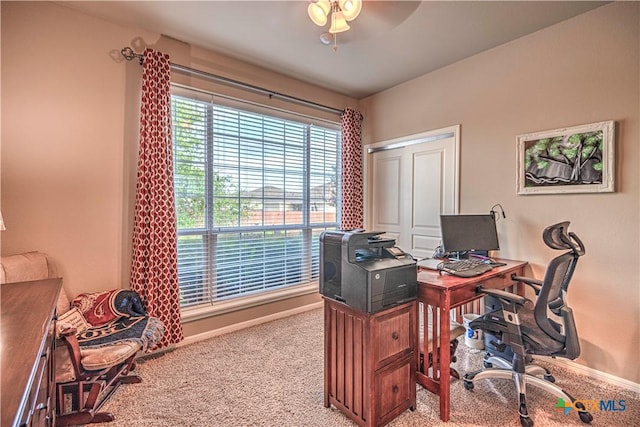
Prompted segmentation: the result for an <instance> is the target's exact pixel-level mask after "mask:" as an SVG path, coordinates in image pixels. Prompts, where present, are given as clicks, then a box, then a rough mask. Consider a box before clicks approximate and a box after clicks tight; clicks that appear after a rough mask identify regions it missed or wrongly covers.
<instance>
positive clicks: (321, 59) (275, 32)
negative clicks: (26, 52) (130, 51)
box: [58, 0, 607, 98]
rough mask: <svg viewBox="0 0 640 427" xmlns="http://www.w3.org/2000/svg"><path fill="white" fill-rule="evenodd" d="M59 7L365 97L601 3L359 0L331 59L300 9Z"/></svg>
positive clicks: (230, 4) (299, 3)
mask: <svg viewBox="0 0 640 427" xmlns="http://www.w3.org/2000/svg"><path fill="white" fill-rule="evenodd" d="M58 3H62V4H64V5H65V6H68V7H70V8H73V9H76V10H80V11H83V12H85V13H88V14H92V15H96V16H98V17H102V18H105V19H108V20H110V21H113V22H116V23H119V24H123V25H126V26H131V27H135V28H141V29H144V30H148V31H152V32H156V33H160V34H165V35H167V36H170V37H173V38H175V39H178V40H181V41H184V42H187V43H190V44H193V45H198V46H201V47H204V48H207V49H210V50H213V51H217V52H220V53H224V54H227V55H229V56H232V57H235V58H239V59H242V60H244V61H246V62H249V63H252V64H256V65H260V66H262V67H265V68H268V69H271V70H276V71H278V72H280V73H282V74H285V75H288V76H291V77H295V78H297V79H300V80H303V81H307V82H311V83H314V84H317V85H319V86H322V87H326V88H328V89H331V90H334V91H337V92H340V93H343V94H345V95H349V96H352V97H355V98H363V97H365V96H368V95H371V94H373V93H376V92H379V91H381V90H384V89H387V88H389V87H392V86H395V85H397V84H399V83H402V82H404V81H407V80H410V79H412V78H414V77H417V76H420V75H422V74H425V73H428V72H430V71H433V70H436V69H438V68H441V67H444V66H446V65H448V64H451V63H454V62H456V61H459V60H461V59H464V58H466V57H469V56H471V55H474V54H477V53H479V52H482V51H485V50H487V49H491V48H493V47H495V46H499V45H501V44H504V43H507V42H509V41H511V40H514V39H517V38H519V37H522V36H524V35H527V34H529V33H532V32H534V31H537V30H540V29H542V28H544V27H547V26H550V25H553V24H556V23H558V22H560V21H563V20H565V19H568V18H571V17H573V16H575V15H578V14H580V13H583V12H586V11H588V10H590V9H593V8H595V7H598V6H601V5H602V4H605V3H607V2H588V1H537V2H536V1H422V2H420V1H373V0H369V1H367V0H365V1H364V5H363V8H362V12H361V14H360V16H359V17H358V18H357V19H356V20H354V21H352V22H351V23H350V25H351V29H350V30H349V31H347V32H346V33H340V34H339V35H338V39H337V42H338V49H337V51H334V50H333V49H332V47H331V46H326V45H323V44H321V43H320V34H322V33H323V32H325V31H327V30H328V26H327V27H325V28H320V27H318V26H316V25H315V24H313V23H312V22H311V20H310V19H309V17H308V16H307V5H308V1H307V0H296V1H116V2H113V1H71V2H67V1H64V2H58ZM123 47H124V46H123ZM185 65H188V64H185Z"/></svg>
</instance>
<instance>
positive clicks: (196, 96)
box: [171, 83, 342, 321]
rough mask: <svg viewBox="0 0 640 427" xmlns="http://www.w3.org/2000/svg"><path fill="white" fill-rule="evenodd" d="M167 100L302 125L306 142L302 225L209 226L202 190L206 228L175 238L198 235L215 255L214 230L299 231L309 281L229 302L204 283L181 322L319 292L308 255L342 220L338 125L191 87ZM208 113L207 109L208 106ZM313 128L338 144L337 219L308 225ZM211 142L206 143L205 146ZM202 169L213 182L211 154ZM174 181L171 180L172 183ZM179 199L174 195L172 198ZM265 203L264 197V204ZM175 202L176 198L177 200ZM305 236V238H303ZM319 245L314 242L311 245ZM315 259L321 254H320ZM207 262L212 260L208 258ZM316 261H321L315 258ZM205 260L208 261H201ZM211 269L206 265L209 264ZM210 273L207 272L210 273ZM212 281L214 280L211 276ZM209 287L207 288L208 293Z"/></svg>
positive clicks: (180, 87) (174, 87)
mask: <svg viewBox="0 0 640 427" xmlns="http://www.w3.org/2000/svg"><path fill="white" fill-rule="evenodd" d="M171 95H172V104H173V96H174V95H176V96H180V97H185V98H189V99H193V100H195V101H198V102H205V103H208V104H215V105H219V106H223V107H229V108H233V109H237V110H241V111H246V112H249V113H254V114H260V115H264V116H269V117H273V118H276V119H282V120H286V121H294V122H297V123H300V124H304V126H305V129H306V131H305V137H304V138H305V139H304V149H303V151H304V156H306V158H305V166H304V168H305V172H304V173H305V177H304V182H305V183H304V186H303V203H302V205H303V213H302V217H303V219H302V223H301V224H294V225H287V224H286V223H283V224H278V225H273V226H270V225H265V224H262V226H260V227H256V226H249V227H247V226H242V225H238V226H235V227H213V226H212V224H211V222H212V218H213V216H212V213H213V212H212V210H213V204H212V203H211V200H212V199H211V194H210V193H211V192H212V191H213V190H211V189H210V188H211V187H212V185H206V190H205V191H206V192H207V194H206V202H205V215H206V217H205V226H204V227H203V228H191V229H178V238H180V236H184V235H200V236H202V239H203V242H202V245H203V248H204V246H205V245H207V246H208V249H206V250H207V251H212V250H215V244H213V245H212V243H211V242H209V243H207V242H206V240H209V239H211V238H215V234H216V231H218V232H219V231H220V228H223V229H224V233H237V232H244V231H250V232H263V231H266V230H286V229H291V230H296V231H297V230H299V231H300V232H301V235H302V241H303V251H304V258H303V260H305V259H306V260H307V262H304V261H303V260H301V264H304V266H305V267H304V268H305V271H306V273H304V274H308V275H309V276H308V277H309V280H307V281H304V282H302V283H299V284H294V285H286V284H285V285H282V286H280V287H278V288H275V289H262V290H260V291H258V292H254V293H251V294H249V295H244V296H236V297H231V298H228V299H223V300H218V301H216V300H215V298H214V297H213V296H212V295H211V292H214V293H215V285H213V284H211V282H210V281H209V282H208V283H203V288H205V289H204V292H205V293H206V294H208V295H207V296H206V298H204V300H203V301H201V302H199V303H196V304H194V305H187V306H182V305H181V307H180V311H181V313H182V318H183V321H190V320H197V319H201V318H205V317H210V316H211V315H213V314H223V313H228V312H232V311H237V310H242V309H247V308H251V307H255V306H257V305H261V304H266V303H269V302H275V301H280V300H283V299H289V298H293V297H296V296H302V295H308V294H313V293H316V292H318V269H319V266H318V267H316V270H315V277H313V275H314V268H313V266H312V251H313V247H314V241H313V240H314V238H313V235H314V233H318V232H319V230H324V229H335V228H338V227H339V224H340V215H341V203H340V199H341V197H340V194H341V182H340V170H341V166H342V164H341V163H342V162H341V153H340V147H341V143H342V136H341V135H340V123H338V122H330V121H327V120H324V119H319V118H315V117H310V116H307V115H302V114H297V113H293V112H290V111H284V110H281V109H276V108H272V107H268V106H264V105H260V104H256V103H253V102H249V101H243V100H239V99H236V98H230V97H226V96H222V95H218V94H214V93H211V92H207V91H203V90H201V89H196V88H191V87H187V86H183V85H180V84H175V83H174V84H172V85H171ZM207 108H208V109H209V108H211V107H210V106H208V107H207ZM311 126H319V127H321V128H324V129H330V130H334V131H336V132H337V133H338V142H337V145H336V157H337V160H336V170H335V175H336V177H335V179H336V190H335V191H336V201H335V204H336V217H335V222H327V221H325V222H321V223H317V222H315V223H314V222H311V218H310V213H311V210H312V208H311V189H312V187H313V184H312V182H311V179H310V176H311V174H312V173H311V170H310V169H311V168H310V165H311V144H312V141H311V137H310V129H311ZM212 127H213V124H212V122H208V123H207V131H206V133H207V137H206V138H207V139H208V140H209V139H211V138H212V134H210V132H211V133H212V130H211V128H212ZM209 143H210V142H207V144H209ZM207 157H208V158H207V161H206V164H207V166H206V168H205V176H206V177H207V178H206V179H211V176H212V175H211V171H212V164H211V163H213V160H212V158H211V157H212V156H211V154H208V155H207ZM175 159H176V153H175V152H174V161H175ZM174 174H176V175H177V170H176V164H174ZM175 179H176V177H175V176H174V180H175ZM176 196H177V195H176ZM262 200H263V201H264V198H263V199H262ZM176 201H177V197H176ZM261 211H262V212H263V213H264V206H263V207H262V208H261ZM304 235H308V236H307V237H304ZM315 243H316V244H317V242H315ZM318 255H319V253H318ZM209 257H211V255H209ZM318 258H319V256H318ZM205 260H206V258H205ZM207 263H208V264H209V260H208V261H207ZM209 270H211V267H210V268H209ZM304 274H303V278H304ZM211 277H213V276H211ZM207 288H208V289H207Z"/></svg>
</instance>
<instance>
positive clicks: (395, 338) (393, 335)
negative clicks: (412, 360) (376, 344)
mask: <svg viewBox="0 0 640 427" xmlns="http://www.w3.org/2000/svg"><path fill="white" fill-rule="evenodd" d="M391 338H393V339H394V340H397V339H398V338H400V335H398V333H397V332H393V333H392V334H391Z"/></svg>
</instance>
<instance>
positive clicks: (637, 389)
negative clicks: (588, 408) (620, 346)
mask: <svg viewBox="0 0 640 427" xmlns="http://www.w3.org/2000/svg"><path fill="white" fill-rule="evenodd" d="M535 358H536V359H537V358H540V359H543V360H544V361H545V362H549V363H551V364H554V365H558V366H561V367H563V368H566V369H568V370H570V371H573V372H575V373H577V374H581V375H584V376H586V377H589V378H593V379H595V380H598V381H602V382H605V383H608V384H611V385H614V386H617V387H620V388H624V389H626V390H629V391H631V392H634V393H640V384H638V383H634V382H633V381H629V380H627V379H624V378H620V377H616V376H615V375H611V374H608V373H606V372H602V371H598V370H596V369H593V368H589V367H588V366H584V365H580V364H579V363H576V362H574V361H573V360H568V359H554V358H551V357H539V356H536V357H535Z"/></svg>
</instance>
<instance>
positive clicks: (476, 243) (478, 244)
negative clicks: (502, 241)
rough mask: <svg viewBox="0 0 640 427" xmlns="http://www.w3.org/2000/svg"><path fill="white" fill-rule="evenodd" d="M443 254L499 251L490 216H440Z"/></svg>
mask: <svg viewBox="0 0 640 427" xmlns="http://www.w3.org/2000/svg"><path fill="white" fill-rule="evenodd" d="M440 228H441V230H442V245H443V246H444V251H445V252H449V253H451V252H470V251H474V252H484V251H487V252H488V251H494V250H498V249H500V245H499V244H498V231H497V230H496V222H495V219H494V218H493V216H492V215H490V214H487V215H440Z"/></svg>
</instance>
